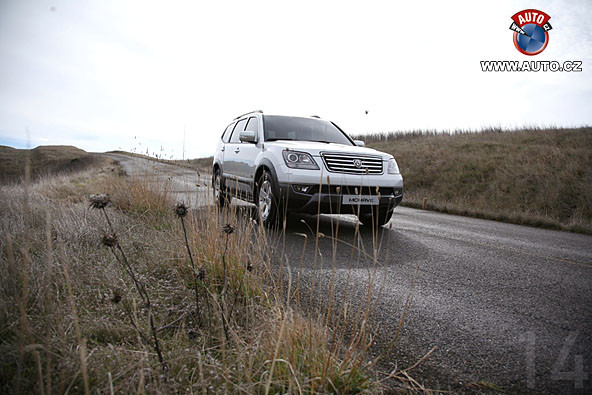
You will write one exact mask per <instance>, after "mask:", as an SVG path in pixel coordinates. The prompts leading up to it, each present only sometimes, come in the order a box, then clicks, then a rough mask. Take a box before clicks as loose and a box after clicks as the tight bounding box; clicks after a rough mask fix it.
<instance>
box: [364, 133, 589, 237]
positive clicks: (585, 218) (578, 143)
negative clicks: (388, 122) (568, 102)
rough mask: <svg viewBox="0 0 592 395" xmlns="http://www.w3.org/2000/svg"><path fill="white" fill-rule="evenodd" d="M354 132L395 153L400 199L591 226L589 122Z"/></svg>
mask: <svg viewBox="0 0 592 395" xmlns="http://www.w3.org/2000/svg"><path fill="white" fill-rule="evenodd" d="M356 138H359V139H362V140H365V141H366V142H367V145H368V146H369V147H372V148H376V149H378V150H381V151H385V152H389V153H391V154H393V155H394V156H395V158H396V159H397V161H398V164H399V167H400V169H401V173H402V174H403V177H404V180H405V196H404V198H403V205H408V206H411V207H421V206H422V204H423V199H424V198H425V199H427V208H428V209H431V210H436V211H442V212H448V213H454V214H461V215H470V216H475V217H481V218H488V219H496V220H501V221H507V222H513V223H519V224H527V225H535V226H543V227H551V228H556V229H564V230H570V231H576V232H584V233H592V199H590V196H591V195H592V128H589V127H585V128H576V129H521V130H516V131H502V130H497V129H491V130H485V131H483V132H457V133H444V134H438V133H434V132H414V133H411V134H396V133H391V134H388V135H380V134H375V135H370V136H358V137H356Z"/></svg>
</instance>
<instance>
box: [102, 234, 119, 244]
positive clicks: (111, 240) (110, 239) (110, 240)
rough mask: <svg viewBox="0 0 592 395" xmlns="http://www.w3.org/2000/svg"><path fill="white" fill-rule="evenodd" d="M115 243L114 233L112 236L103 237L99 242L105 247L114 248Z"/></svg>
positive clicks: (115, 236)
mask: <svg viewBox="0 0 592 395" xmlns="http://www.w3.org/2000/svg"><path fill="white" fill-rule="evenodd" d="M117 242H118V241H117V235H116V234H115V233H114V234H112V235H105V236H103V240H102V241H101V243H102V244H103V245H104V246H105V247H115V246H116V245H117Z"/></svg>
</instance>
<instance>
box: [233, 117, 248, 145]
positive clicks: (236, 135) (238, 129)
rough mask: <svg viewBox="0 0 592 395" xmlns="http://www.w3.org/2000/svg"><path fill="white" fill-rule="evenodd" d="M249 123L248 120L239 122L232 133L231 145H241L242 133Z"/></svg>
mask: <svg viewBox="0 0 592 395" xmlns="http://www.w3.org/2000/svg"><path fill="white" fill-rule="evenodd" d="M246 123H247V120H246V119H241V120H240V121H238V123H237V124H236V126H235V127H234V130H233V131H232V137H231V138H230V142H231V143H240V132H242V131H243V130H245V124H246Z"/></svg>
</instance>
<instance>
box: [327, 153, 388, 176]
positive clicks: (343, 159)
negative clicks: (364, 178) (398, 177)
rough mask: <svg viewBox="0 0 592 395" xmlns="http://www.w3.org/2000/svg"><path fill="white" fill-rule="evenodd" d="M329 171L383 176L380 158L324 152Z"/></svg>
mask: <svg viewBox="0 0 592 395" xmlns="http://www.w3.org/2000/svg"><path fill="white" fill-rule="evenodd" d="M321 156H322V158H323V162H325V166H326V167H327V170H329V171H331V172H334V173H346V174H360V175H364V174H382V158H381V157H380V156H368V155H356V154H344V153H331V152H322V153H321Z"/></svg>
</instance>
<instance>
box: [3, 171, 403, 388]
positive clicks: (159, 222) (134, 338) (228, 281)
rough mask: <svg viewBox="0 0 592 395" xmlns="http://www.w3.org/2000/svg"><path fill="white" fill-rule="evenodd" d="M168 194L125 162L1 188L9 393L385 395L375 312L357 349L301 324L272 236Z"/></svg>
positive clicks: (307, 321)
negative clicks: (375, 358)
mask: <svg viewBox="0 0 592 395" xmlns="http://www.w3.org/2000/svg"><path fill="white" fill-rule="evenodd" d="M167 191H168V189H167V187H166V185H162V186H160V187H158V188H154V183H149V182H143V183H142V182H137V181H134V180H129V179H127V178H124V177H121V176H120V173H119V172H118V171H116V169H114V165H106V166H102V167H101V168H100V169H89V170H86V171H84V172H80V173H76V174H70V175H61V176H55V177H45V178H42V179H40V180H38V181H37V182H35V183H33V184H31V185H29V184H26V183H24V184H15V185H10V186H3V187H0V214H1V218H2V220H1V222H0V226H1V227H2V229H1V230H2V233H1V236H0V243H1V246H2V247H1V251H0V277H1V278H2V279H3V281H2V283H1V284H0V392H2V393H8V392H15V391H16V392H24V393H31V392H41V393H50V392H59V393H63V392H64V391H68V392H77V393H80V392H86V393H89V392H93V393H94V392H97V391H98V392H102V393H114V392H121V393H129V392H136V391H137V392H153V393H175V392H185V391H191V392H201V393H212V392H230V393H278V392H282V393H286V392H289V393H316V392H321V393H328V392H334V393H354V392H356V393H357V392H367V391H371V392H380V391H381V388H380V386H379V385H378V384H377V383H378V381H377V380H375V379H374V378H373V377H374V376H373V374H372V372H371V371H370V370H369V369H368V368H367V366H368V365H367V364H366V363H365V359H366V357H367V354H366V350H367V347H369V344H371V343H372V340H371V339H372V337H371V332H372V330H373V329H372V327H371V325H370V321H371V318H370V317H369V310H370V309H372V308H373V307H372V306H365V307H364V309H366V310H364V311H360V312H359V315H356V314H355V313H354V312H349V313H348V317H349V315H351V316H352V317H355V316H359V317H363V319H360V320H359V321H355V320H354V322H348V328H349V330H350V333H352V334H353V336H351V338H350V337H347V336H345V331H344V330H340V329H339V327H333V328H331V330H330V329H329V328H327V327H325V326H323V325H322V324H320V322H343V320H345V316H343V317H341V314H342V313H340V312H339V311H336V310H335V309H334V310H333V313H331V314H333V315H334V316H332V317H324V316H323V314H321V312H320V311H319V312H318V317H319V320H317V319H313V318H311V317H305V315H303V314H302V313H301V312H300V311H298V310H297V309H295V308H293V307H292V303H291V299H292V298H297V299H300V284H299V281H297V280H296V279H293V278H291V276H290V275H289V273H286V272H283V273H282V270H279V272H278V268H281V267H283V265H282V264H281V263H280V265H279V267H278V266H274V265H277V264H273V265H272V261H271V259H272V258H271V256H272V255H273V254H272V253H271V248H272V247H271V246H270V244H269V243H271V242H272V241H273V237H272V238H270V237H268V235H266V230H265V229H263V228H261V227H259V226H258V225H257V224H256V223H255V222H254V221H252V220H250V219H249V218H246V217H244V216H242V215H237V214H236V213H234V212H232V211H226V212H225V213H218V212H217V208H216V207H213V206H210V207H208V208H206V209H203V210H201V211H196V210H189V211H187V210H185V209H183V207H180V206H177V207H176V208H175V205H174V202H171V201H170V199H168V195H167ZM96 193H107V194H108V195H109V198H106V197H104V196H102V195H98V196H97V195H95V196H94V197H93V199H92V202H91V204H90V206H92V207H89V202H88V196H89V195H91V194H96ZM101 244H102V245H101ZM309 309H313V307H312V306H309ZM329 310H331V309H329ZM343 314H345V312H343ZM316 315H317V314H315V316H316ZM402 377H403V379H406V380H409V378H408V377H407V376H405V375H403V376H402ZM409 382H410V381H409Z"/></svg>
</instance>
